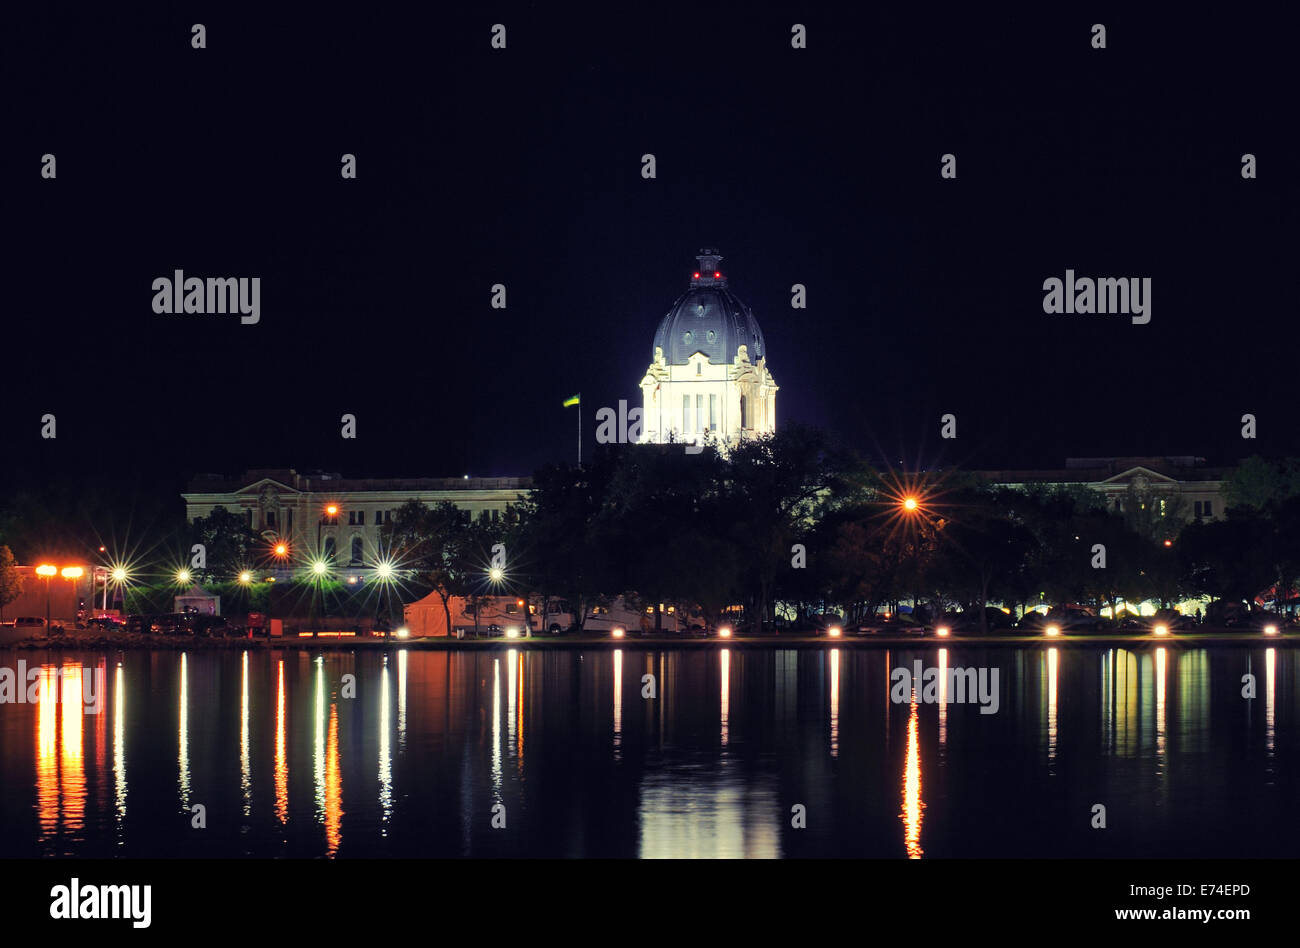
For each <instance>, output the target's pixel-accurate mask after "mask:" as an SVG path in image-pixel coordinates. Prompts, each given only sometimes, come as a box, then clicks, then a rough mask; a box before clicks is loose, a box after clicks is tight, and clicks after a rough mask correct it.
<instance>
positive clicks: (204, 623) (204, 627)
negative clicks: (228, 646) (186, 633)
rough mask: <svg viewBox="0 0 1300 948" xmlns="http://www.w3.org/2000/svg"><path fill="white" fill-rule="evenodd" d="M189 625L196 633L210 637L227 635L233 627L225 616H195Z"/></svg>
mask: <svg viewBox="0 0 1300 948" xmlns="http://www.w3.org/2000/svg"><path fill="white" fill-rule="evenodd" d="M189 627H190V631H191V632H193V633H194V634H195V635H203V636H207V637H209V638H217V637H224V636H227V635H229V634H230V630H231V629H232V628H233V626H232V625H231V624H230V622H229V621H228V620H227V619H226V617H225V616H195V617H194V619H193V620H192V621H191V622H190V623H189Z"/></svg>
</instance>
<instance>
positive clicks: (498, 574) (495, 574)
mask: <svg viewBox="0 0 1300 948" xmlns="http://www.w3.org/2000/svg"><path fill="white" fill-rule="evenodd" d="M505 577H506V571H505V570H503V569H502V568H501V567H500V566H494V567H492V568H491V569H490V570H488V579H490V580H492V582H494V583H499V582H501V580H503V579H505Z"/></svg>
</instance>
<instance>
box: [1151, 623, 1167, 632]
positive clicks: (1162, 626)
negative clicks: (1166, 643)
mask: <svg viewBox="0 0 1300 948" xmlns="http://www.w3.org/2000/svg"><path fill="white" fill-rule="evenodd" d="M1153 631H1154V632H1155V633H1156V635H1168V634H1169V626H1167V625H1165V624H1164V623H1163V622H1161V623H1160V624H1159V625H1157V626H1156V627H1155V629H1154V630H1153Z"/></svg>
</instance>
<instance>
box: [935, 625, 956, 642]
mask: <svg viewBox="0 0 1300 948" xmlns="http://www.w3.org/2000/svg"><path fill="white" fill-rule="evenodd" d="M951 631H952V630H951V629H949V628H948V627H947V626H946V625H941V626H939V628H937V629H935V630H934V634H935V635H937V636H939V638H941V639H944V638H947V637H948V633H949V632H951Z"/></svg>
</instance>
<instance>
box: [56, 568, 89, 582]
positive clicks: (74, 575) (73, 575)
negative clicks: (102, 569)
mask: <svg viewBox="0 0 1300 948" xmlns="http://www.w3.org/2000/svg"><path fill="white" fill-rule="evenodd" d="M85 572H86V571H85V570H84V569H82V568H81V567H80V566H65V567H63V569H61V570H59V575H60V576H62V577H63V578H64V579H80V578H81V577H82V575H83V574H84V573H85Z"/></svg>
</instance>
